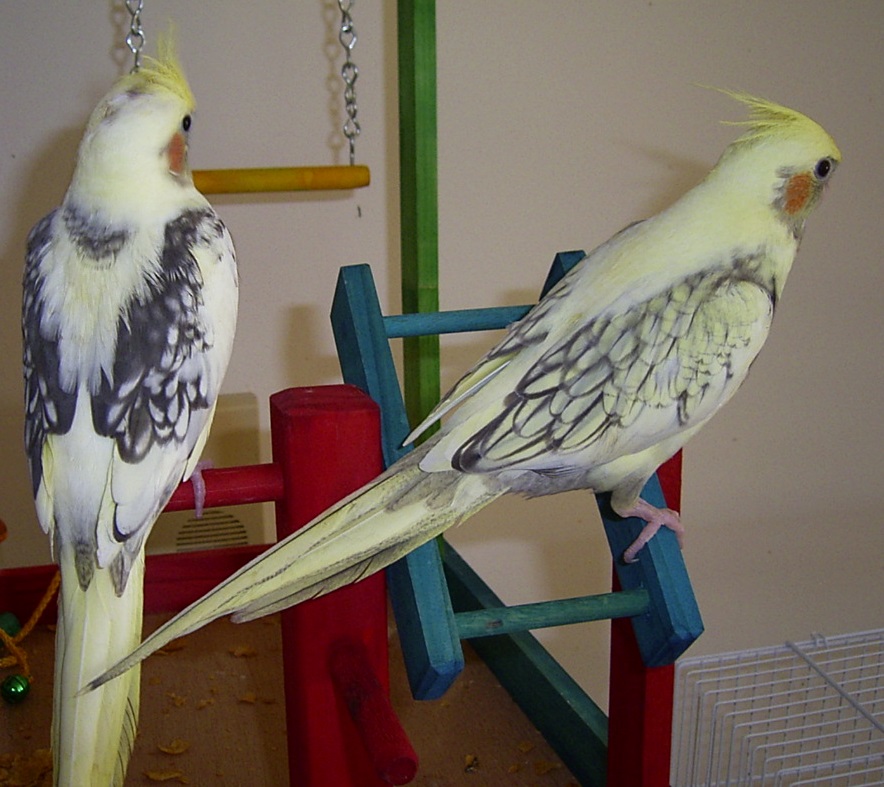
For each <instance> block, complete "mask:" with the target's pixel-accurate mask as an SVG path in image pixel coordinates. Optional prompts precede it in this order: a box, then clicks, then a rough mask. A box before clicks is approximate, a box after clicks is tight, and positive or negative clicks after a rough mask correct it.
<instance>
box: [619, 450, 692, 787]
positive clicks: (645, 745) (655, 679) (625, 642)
mask: <svg viewBox="0 0 884 787" xmlns="http://www.w3.org/2000/svg"><path fill="white" fill-rule="evenodd" d="M681 459H682V455H681V452H679V453H677V454H676V455H675V456H674V457H672V459H670V460H669V461H668V462H667V463H666V464H665V465H663V467H661V468H660V470H659V471H658V478H659V479H660V485H661V487H662V488H663V495H664V496H665V497H666V503H667V505H668V506H669V507H670V508H674V509H675V510H679V509H680V507H681ZM613 587H614V590H619V589H620V586H619V582H618V581H617V575H616V573H615V574H614V582H613ZM610 675H611V677H610V686H609V697H608V777H607V784H608V787H668V785H669V761H670V756H671V751H672V698H673V690H674V688H675V667H674V666H672V665H669V666H666V667H652V668H647V667H645V665H644V664H643V663H642V660H641V656H640V655H639V652H638V645H637V644H636V641H635V634H634V633H633V630H632V624H631V623H630V621H629V618H621V619H618V620H612V621H611V670H610Z"/></svg>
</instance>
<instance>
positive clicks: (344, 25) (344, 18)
mask: <svg viewBox="0 0 884 787" xmlns="http://www.w3.org/2000/svg"><path fill="white" fill-rule="evenodd" d="M354 1H355V0H338V7H339V8H340V9H341V32H340V34H339V35H338V41H340V42H341V46H342V47H344V52H345V54H346V57H347V59H346V60H345V61H344V65H343V66H342V67H341V78H342V79H343V80H344V108H345V110H346V112H347V120H346V121H344V126H343V129H342V131H343V134H344V136H345V137H346V138H347V141H348V142H349V143H350V166H353V164H355V163H356V137H358V136H359V132H360V131H361V129H360V127H359V121H358V120H356V113H357V111H358V107H357V106H356V80H357V79H358V78H359V69H358V68H356V64H355V63H354V62H353V58H352V54H353V47H354V46H356V29H355V28H354V27H353V17H352V16H350V9H351V8H353V3H354Z"/></svg>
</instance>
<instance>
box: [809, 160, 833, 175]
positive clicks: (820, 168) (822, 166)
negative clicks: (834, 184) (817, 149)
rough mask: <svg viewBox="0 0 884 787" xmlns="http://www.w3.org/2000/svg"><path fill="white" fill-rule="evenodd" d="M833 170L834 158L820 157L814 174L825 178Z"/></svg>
mask: <svg viewBox="0 0 884 787" xmlns="http://www.w3.org/2000/svg"><path fill="white" fill-rule="evenodd" d="M831 171H832V159H828V158H823V159H820V160H819V161H818V162H817V163H816V167H815V168H814V170H813V172H814V174H815V175H816V176H817V177H818V178H819V179H820V180H825V179H826V178H827V177H829V173H830V172H831Z"/></svg>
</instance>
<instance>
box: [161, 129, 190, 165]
mask: <svg viewBox="0 0 884 787" xmlns="http://www.w3.org/2000/svg"><path fill="white" fill-rule="evenodd" d="M166 154H167V155H168V156H169V171H170V172H172V173H174V174H175V175H183V174H184V169H185V167H186V166H187V143H186V142H185V141H184V135H183V134H176V135H175V136H174V137H172V141H171V142H169V146H168V147H167V148H166Z"/></svg>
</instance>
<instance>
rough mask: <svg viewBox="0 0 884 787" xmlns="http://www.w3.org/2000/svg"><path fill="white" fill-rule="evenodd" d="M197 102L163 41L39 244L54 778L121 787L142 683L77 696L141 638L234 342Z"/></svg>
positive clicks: (27, 277) (226, 248)
mask: <svg viewBox="0 0 884 787" xmlns="http://www.w3.org/2000/svg"><path fill="white" fill-rule="evenodd" d="M193 107H194V100H193V95H192V94H191V92H190V88H189V87H188V85H187V82H186V80H185V78H184V75H183V73H182V72H181V69H180V67H179V65H178V62H177V59H176V58H175V56H174V53H173V51H172V48H171V42H170V41H168V40H167V41H165V42H163V43H162V45H161V47H160V57H159V59H157V60H154V59H150V58H147V59H145V64H144V65H143V66H142V68H141V69H140V70H139V71H137V72H135V73H133V74H130V75H128V76H125V77H123V78H122V79H120V80H119V81H118V82H117V83H116V84H115V85H114V87H113V88H112V89H111V91H110V92H109V93H108V94H107V95H106V96H105V97H104V98H102V99H101V101H100V102H99V104H98V106H97V107H96V108H95V110H94V111H93V113H92V115H91V117H90V119H89V123H88V125H87V128H86V131H85V134H84V136H83V140H82V142H81V144H80V148H79V154H78V157H77V164H76V168H75V171H74V174H73V178H72V180H71V184H70V187H69V188H68V191H67V193H66V194H65V197H64V200H63V202H62V204H61V206H60V207H59V208H57V209H56V210H54V211H53V212H52V213H50V214H49V215H48V216H46V217H45V218H44V219H43V220H42V221H40V222H39V223H38V224H37V225H36V226H35V227H34V228H33V230H32V231H31V234H30V236H29V238H28V248H27V260H26V265H25V272H24V299H23V310H22V330H23V335H24V380H25V407H26V420H25V446H26V449H27V454H28V460H29V463H30V474H31V482H32V484H33V491H34V497H35V500H36V507H37V515H38V518H39V520H40V524H41V525H42V527H43V529H44V530H45V531H46V532H47V533H48V534H49V537H50V539H51V543H52V553H53V557H54V559H55V560H56V561H57V562H58V564H59V566H60V567H61V591H60V597H59V609H58V629H57V635H56V666H55V692H54V703H53V720H52V750H53V761H54V779H55V784H58V785H72V786H73V787H89V786H91V787H106V786H107V785H119V784H122V783H123V779H124V776H125V772H126V766H127V763H128V761H129V755H130V752H131V750H132V746H133V744H134V741H135V729H136V725H137V720H138V703H139V672H138V670H132V671H131V672H130V673H128V674H127V675H126V676H125V677H124V678H123V679H121V680H120V681H115V682H114V683H113V684H111V685H109V686H106V687H104V688H103V689H101V690H100V691H97V692H94V693H91V694H87V695H80V696H78V691H79V689H80V688H82V686H83V684H84V683H85V682H86V680H88V679H89V678H91V677H94V675H95V674H96V673H97V672H101V671H102V670H104V669H106V668H107V667H108V666H109V665H111V664H113V663H114V662H115V661H117V660H118V659H120V658H122V657H123V656H124V655H125V654H126V653H128V652H129V651H130V650H131V649H132V648H133V647H135V646H136V645H137V644H138V642H139V641H140V639H141V616H142V597H143V578H144V550H143V547H144V541H145V539H146V538H147V536H148V533H149V532H150V529H151V527H152V525H153V523H154V520H155V519H156V518H157V516H158V514H159V513H160V511H161V510H162V509H163V507H164V506H165V505H166V503H167V502H168V500H169V496H170V495H171V494H172V492H173V490H174V489H175V487H176V486H177V485H178V483H179V482H181V481H182V480H184V479H187V478H188V477H190V475H191V473H193V472H194V469H195V466H196V463H197V460H198V459H199V455H200V452H201V451H202V448H203V445H204V444H205V440H206V437H207V435H208V432H209V426H210V424H211V422H212V416H213V414H214V411H215V405H216V402H217V397H218V390H219V388H220V387H221V380H222V378H223V377H224V372H225V370H226V368H227V363H228V360H229V359H230V353H231V348H232V344H233V334H234V329H235V326H236V312H237V287H238V284H237V272H236V262H235V258H234V251H233V244H232V243H231V240H230V235H229V234H228V232H227V229H226V228H225V227H224V225H223V224H222V222H221V220H220V219H219V218H218V216H217V215H216V214H215V212H214V210H212V208H211V206H210V205H209V203H208V202H207V201H206V199H205V198H204V197H203V196H202V195H201V194H200V193H199V192H198V191H197V190H196V189H195V188H194V186H193V181H192V179H191V176H190V171H189V169H188V167H187V144H188V131H189V129H190V124H191V113H192V112H193Z"/></svg>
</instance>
